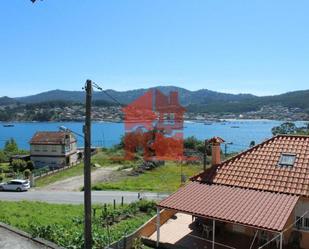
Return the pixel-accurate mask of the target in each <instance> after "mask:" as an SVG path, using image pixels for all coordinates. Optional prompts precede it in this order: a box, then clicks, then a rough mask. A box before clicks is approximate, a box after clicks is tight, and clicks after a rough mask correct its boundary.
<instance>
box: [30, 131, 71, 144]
mask: <svg viewBox="0 0 309 249" xmlns="http://www.w3.org/2000/svg"><path fill="white" fill-rule="evenodd" d="M69 134H70V133H68V132H63V131H40V132H36V133H35V134H34V136H33V137H32V139H31V140H30V144H64V143H65V136H66V135H69Z"/></svg>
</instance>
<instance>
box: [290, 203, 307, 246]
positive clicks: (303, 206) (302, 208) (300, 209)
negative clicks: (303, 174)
mask: <svg viewBox="0 0 309 249" xmlns="http://www.w3.org/2000/svg"><path fill="white" fill-rule="evenodd" d="M306 211H309V198H305V197H302V198H301V199H300V200H299V201H298V203H297V205H296V208H295V215H294V221H295V218H296V216H302V215H303V214H304V213H305V212H306ZM304 218H309V213H307V214H306V215H305V216H304ZM294 230H296V229H294ZM301 233H302V240H301V244H300V246H301V247H302V248H304V249H309V230H307V231H304V230H303V229H302V231H301Z"/></svg>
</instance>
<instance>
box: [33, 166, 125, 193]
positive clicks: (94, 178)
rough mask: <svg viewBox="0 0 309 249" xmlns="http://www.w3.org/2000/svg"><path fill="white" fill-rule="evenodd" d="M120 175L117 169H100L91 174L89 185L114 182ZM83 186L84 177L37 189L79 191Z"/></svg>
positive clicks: (71, 178)
mask: <svg viewBox="0 0 309 249" xmlns="http://www.w3.org/2000/svg"><path fill="white" fill-rule="evenodd" d="M121 175H122V174H121V172H120V171H118V167H104V168H103V167H102V168H97V169H96V170H94V171H92V172H91V183H92V184H95V183H98V182H106V181H115V179H117V178H118V177H120V176H121ZM83 186H84V176H83V175H81V176H74V177H70V178H67V179H65V180H61V181H57V182H54V183H52V184H50V185H48V186H45V187H42V188H37V189H38V190H40V191H41V190H42V191H43V190H44V191H79V190H80V188H81V187H83Z"/></svg>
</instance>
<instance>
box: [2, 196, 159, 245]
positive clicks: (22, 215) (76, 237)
mask: <svg viewBox="0 0 309 249" xmlns="http://www.w3.org/2000/svg"><path fill="white" fill-rule="evenodd" d="M94 208H95V209H96V215H95V217H94V218H93V243H94V246H93V248H94V249H101V248H104V247H105V246H107V245H108V244H109V243H111V242H114V241H117V240H119V239H121V237H123V236H124V235H125V234H129V233H132V232H133V231H135V230H136V229H137V228H138V227H140V226H141V225H142V224H144V223H145V222H146V221H147V220H148V219H149V218H151V217H152V216H153V215H154V214H155V203H154V202H148V201H140V202H135V203H132V204H129V205H124V206H120V205H118V206H116V209H114V208H113V207H112V206H111V205H107V206H102V205H95V206H94ZM0 209H1V212H0V221H1V222H4V223H7V224H9V225H12V226H14V227H17V228H19V229H21V230H24V231H26V232H28V233H30V234H32V235H33V236H35V237H41V238H44V239H47V240H50V241H52V242H54V243H56V244H58V245H60V246H63V247H65V248H67V249H78V248H83V206H82V205H67V204H47V203H40V202H27V201H21V202H5V201H0Z"/></svg>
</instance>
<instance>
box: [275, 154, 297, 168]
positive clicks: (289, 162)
mask: <svg viewBox="0 0 309 249" xmlns="http://www.w3.org/2000/svg"><path fill="white" fill-rule="evenodd" d="M295 159H296V155H295V154H291V153H282V154H281V157H280V160H279V165H280V166H293V165H294V162H295Z"/></svg>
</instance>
